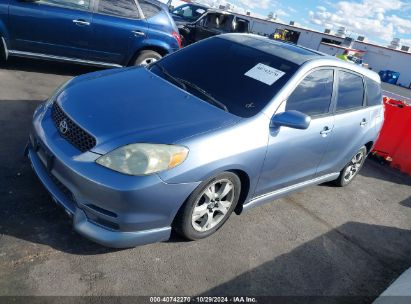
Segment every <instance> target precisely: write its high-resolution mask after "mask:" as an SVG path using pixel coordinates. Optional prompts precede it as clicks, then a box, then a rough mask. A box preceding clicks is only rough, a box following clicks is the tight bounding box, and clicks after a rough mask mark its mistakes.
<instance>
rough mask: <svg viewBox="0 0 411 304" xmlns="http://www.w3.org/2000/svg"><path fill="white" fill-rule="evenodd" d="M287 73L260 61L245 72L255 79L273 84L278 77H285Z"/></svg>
mask: <svg viewBox="0 0 411 304" xmlns="http://www.w3.org/2000/svg"><path fill="white" fill-rule="evenodd" d="M284 74H285V73H284V72H283V71H280V70H277V69H274V68H272V67H270V66H268V65H265V64H262V63H259V64H257V65H256V66H255V67H253V68H252V69H251V70H249V71H248V72H247V73H245V74H244V75H245V76H248V77H251V78H253V79H255V80H258V81H260V82H263V83H265V84H268V85H272V84H273V83H275V82H276V81H277V80H278V79H280V78H281V77H283V75H284Z"/></svg>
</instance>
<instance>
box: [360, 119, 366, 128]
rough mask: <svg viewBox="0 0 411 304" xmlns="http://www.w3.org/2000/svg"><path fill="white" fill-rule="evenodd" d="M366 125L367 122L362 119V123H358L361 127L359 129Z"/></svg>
mask: <svg viewBox="0 0 411 304" xmlns="http://www.w3.org/2000/svg"><path fill="white" fill-rule="evenodd" d="M366 125H368V121H367V120H366V119H365V118H364V119H363V120H362V122H361V123H360V126H361V127H365V126H366Z"/></svg>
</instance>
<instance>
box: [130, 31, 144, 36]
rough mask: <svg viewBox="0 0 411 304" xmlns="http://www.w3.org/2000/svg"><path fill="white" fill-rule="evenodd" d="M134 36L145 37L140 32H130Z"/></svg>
mask: <svg viewBox="0 0 411 304" xmlns="http://www.w3.org/2000/svg"><path fill="white" fill-rule="evenodd" d="M131 32H132V33H133V34H134V36H139V37H144V36H145V35H146V33H144V32H142V31H131Z"/></svg>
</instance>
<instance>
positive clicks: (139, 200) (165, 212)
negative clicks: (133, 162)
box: [27, 107, 199, 248]
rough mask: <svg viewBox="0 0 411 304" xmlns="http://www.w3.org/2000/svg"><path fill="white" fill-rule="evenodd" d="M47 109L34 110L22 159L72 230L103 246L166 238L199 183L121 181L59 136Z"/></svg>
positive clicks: (145, 179) (144, 179)
mask: <svg viewBox="0 0 411 304" xmlns="http://www.w3.org/2000/svg"><path fill="white" fill-rule="evenodd" d="M49 111H50V110H47V109H46V108H44V107H43V108H40V109H39V110H37V111H36V113H35V115H34V119H33V131H32V133H31V135H30V142H29V145H28V148H27V154H28V157H29V159H30V162H31V165H32V168H33V169H34V171H35V172H36V174H37V176H38V177H39V179H40V181H41V182H42V183H43V185H44V186H45V187H46V189H47V190H48V191H49V192H50V194H51V195H52V197H53V200H54V201H55V202H57V203H58V204H59V205H61V206H62V207H63V208H64V210H65V211H66V213H67V214H69V215H70V216H71V217H73V226H74V229H75V231H77V232H78V233H80V234H81V235H83V236H85V237H86V238H88V239H90V240H92V241H94V242H96V243H99V244H102V245H104V246H108V247H115V248H127V247H134V246H138V245H144V244H149V243H153V242H160V241H164V240H167V239H169V237H170V232H171V224H172V221H173V219H174V217H175V215H176V213H177V212H178V210H179V208H180V207H181V205H182V204H183V203H184V201H185V200H186V198H187V197H188V196H189V195H190V193H191V192H192V191H194V189H195V188H196V187H197V186H198V184H199V183H189V184H167V183H165V182H163V181H162V180H161V179H160V178H159V177H158V176H157V175H151V176H126V175H123V174H120V173H117V172H114V171H112V170H109V169H106V168H104V167H101V166H100V165H98V164H96V163H95V160H96V159H97V158H98V157H99V156H100V155H98V154H95V153H91V152H86V153H83V154H81V152H79V151H78V150H76V149H75V148H74V147H73V146H71V145H70V144H69V143H68V142H67V141H65V140H64V139H63V138H61V137H60V135H59V133H58V132H57V130H56V128H55V127H54V124H53V122H52V120H51V118H50V115H49V113H47V112H49Z"/></svg>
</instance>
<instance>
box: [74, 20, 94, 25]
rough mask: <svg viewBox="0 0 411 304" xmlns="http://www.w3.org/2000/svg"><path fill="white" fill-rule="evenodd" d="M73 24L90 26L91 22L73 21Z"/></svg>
mask: <svg viewBox="0 0 411 304" xmlns="http://www.w3.org/2000/svg"><path fill="white" fill-rule="evenodd" d="M73 23H75V24H77V25H87V26H89V25H90V22H88V21H86V20H83V19H75V20H73Z"/></svg>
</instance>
